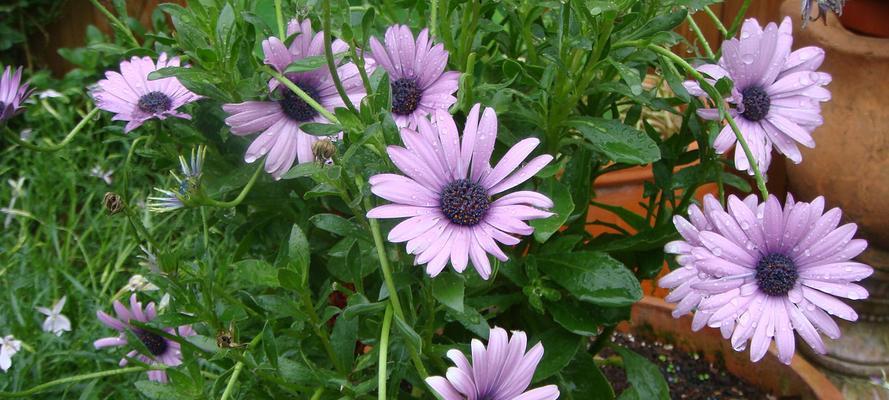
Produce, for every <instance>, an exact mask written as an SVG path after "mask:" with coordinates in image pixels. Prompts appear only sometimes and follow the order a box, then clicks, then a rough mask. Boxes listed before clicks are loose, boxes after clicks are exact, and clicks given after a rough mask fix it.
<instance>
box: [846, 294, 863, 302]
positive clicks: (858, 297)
mask: <svg viewBox="0 0 889 400" xmlns="http://www.w3.org/2000/svg"><path fill="white" fill-rule="evenodd" d="M846 297H848V298H849V299H851V300H859V299H860V298H861V297H860V296H858V293H856V292H849V294H848V295H847V296H846Z"/></svg>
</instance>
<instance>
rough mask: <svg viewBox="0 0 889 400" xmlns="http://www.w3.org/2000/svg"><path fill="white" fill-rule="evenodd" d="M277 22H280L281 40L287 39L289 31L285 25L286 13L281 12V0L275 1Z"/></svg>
mask: <svg viewBox="0 0 889 400" xmlns="http://www.w3.org/2000/svg"><path fill="white" fill-rule="evenodd" d="M275 21H277V22H278V36H280V37H281V40H286V39H287V30H286V28H285V25H284V12H283V11H282V10H281V0H275Z"/></svg>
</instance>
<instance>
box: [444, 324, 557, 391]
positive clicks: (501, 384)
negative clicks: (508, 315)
mask: <svg viewBox="0 0 889 400" xmlns="http://www.w3.org/2000/svg"><path fill="white" fill-rule="evenodd" d="M527 344H528V338H527V336H525V332H521V331H513V332H512V338H509V337H508V335H507V333H506V331H505V330H503V329H502V328H496V327H495V328H493V329H491V331H490V334H489V335H488V347H487V348H485V345H484V344H482V342H481V341H479V340H478V339H472V364H471V365H470V363H469V360H467V359H466V356H464V355H463V353H461V352H460V351H459V350H455V349H452V350H449V351H448V358H450V359H451V361H453V362H454V365H456V367H451V368H448V372H447V374H445V377H442V376H430V377H428V378H426V383H428V384H429V386H430V387H432V389H434V390H435V392H436V393H437V394H438V395H439V396H440V397H441V398H442V399H444V400H555V399H558V398H559V388H558V387H556V385H547V386H544V387H540V388H537V389H533V390H529V391H527V392H526V391H525V389H527V388H528V385H530V384H531V378H532V377H533V376H534V370H535V369H537V364H538V363H539V362H540V359H542V358H543V344H542V343H537V344H536V345H534V347H532V348H531V350H528V352H527V353H525V348H526V347H527Z"/></svg>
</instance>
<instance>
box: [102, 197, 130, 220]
mask: <svg viewBox="0 0 889 400" xmlns="http://www.w3.org/2000/svg"><path fill="white" fill-rule="evenodd" d="M102 204H103V205H104V206H105V210H106V211H108V214H109V215H114V214H117V213H119V212H121V211H123V209H124V207H125V205H124V203H123V199H122V198H120V195H119V194H117V193H114V192H108V193H105V197H104V198H103V199H102Z"/></svg>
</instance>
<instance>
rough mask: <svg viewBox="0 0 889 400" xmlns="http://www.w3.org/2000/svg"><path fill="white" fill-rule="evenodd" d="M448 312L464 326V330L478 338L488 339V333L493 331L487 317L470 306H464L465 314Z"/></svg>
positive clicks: (448, 310) (449, 310)
mask: <svg viewBox="0 0 889 400" xmlns="http://www.w3.org/2000/svg"><path fill="white" fill-rule="evenodd" d="M446 312H447V313H448V315H449V316H450V317H451V318H454V319H455V320H457V322H459V323H460V325H463V327H464V328H466V329H467V330H469V331H470V332H472V333H474V334H475V335H476V336H479V337H487V336H488V332H490V330H491V326H490V325H488V321H487V320H486V319H485V317H484V316H483V315H482V314H481V313H480V312H478V310H476V309H475V308H472V307H470V306H468V305H464V306H463V312H456V311H454V310H451V309H447V310H446Z"/></svg>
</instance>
